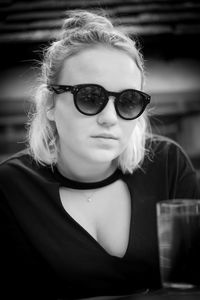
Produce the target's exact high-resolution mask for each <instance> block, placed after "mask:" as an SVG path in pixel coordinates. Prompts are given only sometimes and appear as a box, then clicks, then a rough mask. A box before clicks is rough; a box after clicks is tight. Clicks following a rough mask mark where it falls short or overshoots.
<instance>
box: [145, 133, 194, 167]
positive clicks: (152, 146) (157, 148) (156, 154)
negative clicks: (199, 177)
mask: <svg viewBox="0 0 200 300" xmlns="http://www.w3.org/2000/svg"><path fill="white" fill-rule="evenodd" d="M147 149H148V155H147V157H148V159H149V160H150V161H151V162H153V163H161V164H164V165H165V166H166V165H170V168H171V169H173V167H181V165H184V164H186V165H188V167H189V168H191V171H195V170H194V167H193V165H192V163H191V160H190V158H189V156H188V154H187V153H186V151H185V150H184V149H183V147H182V146H181V145H180V144H179V143H177V142H176V141H174V140H172V139H170V138H167V137H163V136H158V135H155V136H153V138H152V139H151V140H148V141H147Z"/></svg>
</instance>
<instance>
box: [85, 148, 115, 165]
mask: <svg viewBox="0 0 200 300" xmlns="http://www.w3.org/2000/svg"><path fill="white" fill-rule="evenodd" d="M95 152H96V153H93V155H92V157H90V159H91V160H92V161H93V162H96V163H97V162H99V163H110V162H112V161H113V160H115V159H116V158H117V157H118V156H119V155H120V154H119V153H118V152H114V151H105V150H104V151H103V150H101V151H95Z"/></svg>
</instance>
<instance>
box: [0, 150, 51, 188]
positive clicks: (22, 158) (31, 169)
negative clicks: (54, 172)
mask: <svg viewBox="0 0 200 300" xmlns="http://www.w3.org/2000/svg"><path fill="white" fill-rule="evenodd" d="M50 170H51V169H50V167H49V166H42V165H39V164H37V163H36V162H35V160H34V159H33V157H32V156H31V155H30V152H29V150H28V149H26V150H23V151H20V152H18V153H16V154H14V155H12V156H10V157H9V158H7V159H6V160H4V161H2V162H1V163H0V185H3V186H4V185H5V186H8V185H10V186H12V184H13V185H17V184H19V185H22V184H25V183H26V182H28V181H30V180H33V179H36V178H38V179H40V180H41V179H42V178H48V177H49V176H50V175H51V172H50Z"/></svg>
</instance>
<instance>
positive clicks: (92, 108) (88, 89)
mask: <svg viewBox="0 0 200 300" xmlns="http://www.w3.org/2000/svg"><path fill="white" fill-rule="evenodd" d="M104 98H105V96H104V92H103V90H102V89H101V87H98V86H84V87H81V88H80V89H79V91H78V92H77V94H76V105H77V106H78V108H79V110H80V111H81V112H83V113H85V114H88V115H94V114H96V113H98V112H99V110H100V108H101V107H102V105H103V104H104Z"/></svg>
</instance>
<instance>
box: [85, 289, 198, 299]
mask: <svg viewBox="0 0 200 300" xmlns="http://www.w3.org/2000/svg"><path fill="white" fill-rule="evenodd" d="M111 299H112V300H200V289H196V290H174V289H173V290H172V289H171V290H170V289H161V290H157V291H150V292H149V291H144V292H142V293H137V294H132V295H127V296H113V297H111V296H104V297H94V298H87V299H86V298H85V299H80V300H111Z"/></svg>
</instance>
